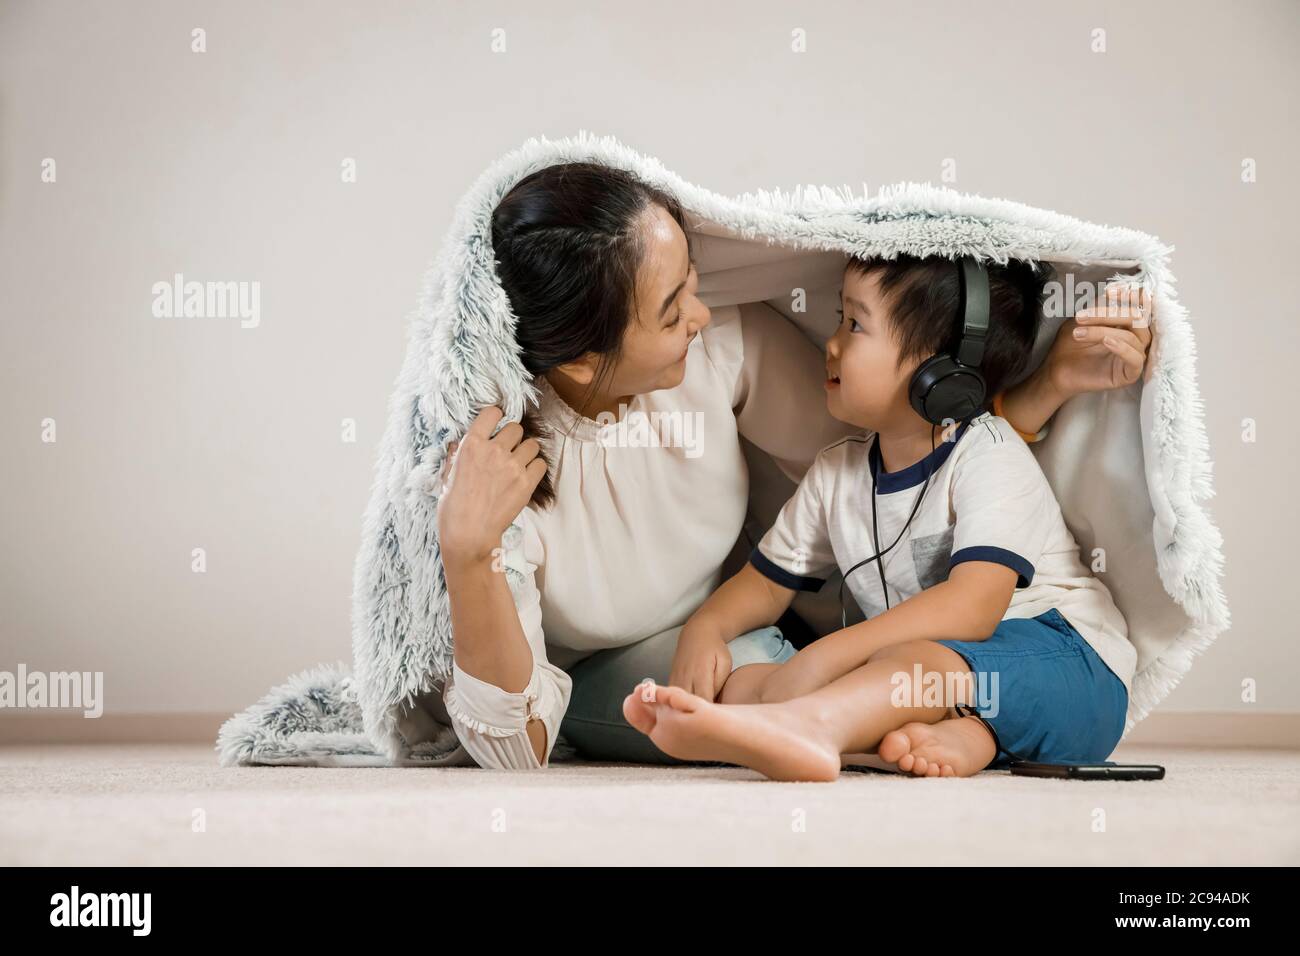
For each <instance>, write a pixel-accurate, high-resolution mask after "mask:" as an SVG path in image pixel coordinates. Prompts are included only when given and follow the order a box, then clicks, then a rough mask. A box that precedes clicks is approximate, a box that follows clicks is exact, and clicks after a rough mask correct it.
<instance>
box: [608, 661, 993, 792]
mask: <svg viewBox="0 0 1300 956" xmlns="http://www.w3.org/2000/svg"><path fill="white" fill-rule="evenodd" d="M917 664H919V665H920V666H921V669H922V671H923V673H925V674H929V673H931V672H936V673H937V674H938V675H940V685H941V686H944V687H947V686H948V685H949V682H948V681H945V680H943V676H944V675H947V674H956V675H963V676H964V678H966V679H961V680H957V681H953V682H952V684H953V685H954V686H955V687H956V689H957V696H958V697H959V698H961V699H958V700H953V701H945V702H944V704H943V705H939V706H926V705H925V704H924V702H920V703H917V702H915V701H914V702H913V703H914V704H915V705H914V706H910V705H909V706H898V705H897V704H896V702H895V701H894V700H893V694H892V691H893V689H894V686H895V685H894V675H895V674H897V673H898V672H899V671H904V672H906V673H907V674H908V675H909V678H910V676H911V675H912V673H913V669H914V667H915V665H917ZM779 666H782V665H773V664H751V665H748V666H745V667H741V668H738V669H737V670H736V672H735V673H734V674H733V675H732V676H731V677H730V678H729V679H728V681H727V683H726V685H725V686H724V687H723V691H722V695H721V698H720V701H721V702H720V703H716V704H715V703H712V702H710V701H706V700H704V699H703V698H701V697H697V696H696V695H694V694H691V693H689V692H687V691H685V690H682V689H681V688H680V687H657V686H654V685H646V684H642V685H641V686H639V687H637V688H636V689H635V690H633V691H632V693H631V694H629V695H628V696H627V699H626V700H624V702H623V713H624V716H626V717H627V719H628V722H629V723H630V724H632V726H633V727H636V728H637V729H638V730H640V731H641V732H642V733H644V734H646V735H647V736H649V737H650V738H651V739H652V740H653V741H654V742H655V744H656V746H658V747H659V748H660V749H661V750H663V751H664V752H666V753H669V754H672V755H673V756H675V757H679V758H682V759H685V760H720V761H723V762H726V763H734V764H740V765H742V766H746V767H752V768H753V769H755V770H757V771H759V772H760V773H762V774H764V775H766V776H768V777H771V778H772V779H774V780H834V779H835V778H836V777H837V776H839V772H840V755H841V754H848V753H871V752H875V753H877V754H878V756H879V757H880V759H881V760H883V761H886V762H887V763H890V764H895V765H896V766H897V767H898V769H899V770H902V771H904V772H907V773H913V774H915V775H917V776H930V777H938V776H945V777H948V776H959V777H964V776H969V775H971V774H974V773H977V772H979V771H980V770H982V769H984V767H986V766H988V764H989V763H990V762H992V760H993V758H994V757H995V756H996V747H995V745H994V742H993V737H992V735H991V734H990V733H989V732H988V730H987V729H985V728H984V726H983V725H982V722H981V721H980V720H978V719H977V718H975V717H959V716H957V713H956V711H955V709H954V707H955V705H957V704H972V705H973V704H975V701H974V700H967V699H966V698H967V697H968V696H971V695H970V694H969V688H971V687H973V684H974V682H973V680H969V675H970V667H969V665H967V663H966V661H965V660H963V659H962V657H961V655H959V654H957V653H956V652H955V651H953V650H952V649H951V648H948V647H945V646H944V645H942V644H937V643H935V642H934V641H912V642H909V643H906V644H899V645H896V646H894V647H890V648H886V649H884V650H882V651H879V652H877V653H876V654H874V655H873V656H872V657H871V659H870V660H868V661H867V663H865V664H863V665H862V666H861V667H858V668H857V669H855V670H853V671H851V672H849V673H848V674H845V675H844V676H843V677H840V678H838V679H837V680H834V681H832V682H831V683H829V684H827V685H826V686H825V687H822V688H819V689H818V690H816V691H813V692H812V693H810V694H805V695H803V696H802V697H796V698H793V699H791V700H787V701H782V702H779V703H768V704H757V703H740V701H743V700H756V699H758V689H759V687H760V686H761V683H762V681H763V680H764V679H765V678H766V676H767V674H769V673H771V672H772V671H773V670H775V668H777V667H779ZM747 672H748V673H747ZM733 685H734V686H733ZM916 693H917V694H918V695H919V693H920V690H919V688H918V689H917V691H916Z"/></svg>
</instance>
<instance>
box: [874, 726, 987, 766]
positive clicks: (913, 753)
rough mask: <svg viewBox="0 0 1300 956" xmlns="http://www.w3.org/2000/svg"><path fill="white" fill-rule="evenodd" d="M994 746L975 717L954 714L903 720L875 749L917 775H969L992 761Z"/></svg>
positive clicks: (885, 757) (888, 759)
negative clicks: (933, 719)
mask: <svg viewBox="0 0 1300 956" xmlns="http://www.w3.org/2000/svg"><path fill="white" fill-rule="evenodd" d="M996 749H997V748H996V747H994V745H993V735H992V734H990V733H989V732H988V730H987V729H986V728H985V727H984V726H982V722H981V721H980V719H979V718H978V717H957V718H951V719H948V720H941V721H939V722H938V723H937V724H926V723H920V722H916V723H910V724H904V725H903V726H902V727H899V728H898V729H897V730H892V731H890V732H889V733H887V734H885V736H884V738H883V739H882V740H881V741H880V747H879V748H878V749H877V751H876V752H877V754H878V755H879V756H880V759H882V760H885V761H888V762H889V763H892V764H895V765H896V766H897V767H898V769H899V770H901V771H903V772H904V773H912V774H915V775H916V776H918V777H969V776H971V775H973V774H977V773H979V772H980V771H981V770H983V769H984V768H985V767H987V766H988V765H989V764H990V763H991V762H992V761H993V758H994V757H995V756H997V753H996Z"/></svg>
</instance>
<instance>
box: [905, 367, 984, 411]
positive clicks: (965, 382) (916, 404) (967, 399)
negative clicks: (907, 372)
mask: <svg viewBox="0 0 1300 956" xmlns="http://www.w3.org/2000/svg"><path fill="white" fill-rule="evenodd" d="M984 391H985V389H984V376H983V375H981V374H980V372H979V369H977V368H972V367H971V366H969V365H962V364H961V363H960V362H958V361H957V360H956V359H954V358H953V357H952V356H951V355H934V356H931V357H930V358H928V359H926V360H925V361H924V362H922V363H921V364H920V366H918V367H917V370H916V372H915V373H913V375H912V382H911V384H910V385H909V386H908V390H907V394H908V400H909V401H910V402H911V403H912V408H913V409H914V410H915V411H916V413H917V414H918V415H920V416H921V417H922V418H924V419H925V420H926V421H927V422H929V423H930V424H932V425H942V424H944V423H945V422H959V421H963V420H965V419H967V418H969V417H970V416H971V415H974V414H975V413H976V412H978V411H979V410H980V409H981V408H982V407H983V406H984V399H985V394H984Z"/></svg>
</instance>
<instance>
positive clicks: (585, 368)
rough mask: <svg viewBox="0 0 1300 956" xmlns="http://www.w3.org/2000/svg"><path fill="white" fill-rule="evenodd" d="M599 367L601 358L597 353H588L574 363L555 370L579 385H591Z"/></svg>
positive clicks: (566, 363) (560, 366) (567, 363)
mask: <svg viewBox="0 0 1300 956" xmlns="http://www.w3.org/2000/svg"><path fill="white" fill-rule="evenodd" d="M599 366H600V356H598V355H597V354H596V353H595V352H588V353H587V354H586V355H584V356H582V357H581V358H577V359H574V360H573V361H572V362H565V363H564V364H563V365H557V366H555V368H556V370H557V371H559V372H562V373H564V375H565V376H566V377H567V378H570V379H572V380H573V381H574V382H576V383H577V384H579V385H590V384H591V383H592V380H593V379H595V377H596V370H597V368H599Z"/></svg>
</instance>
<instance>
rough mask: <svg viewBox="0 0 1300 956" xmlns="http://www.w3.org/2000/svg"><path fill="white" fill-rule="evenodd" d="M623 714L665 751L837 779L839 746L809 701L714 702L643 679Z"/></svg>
mask: <svg viewBox="0 0 1300 956" xmlns="http://www.w3.org/2000/svg"><path fill="white" fill-rule="evenodd" d="M623 716H625V717H626V718H627V721H628V723H630V724H631V725H632V726H633V727H635V728H636V729H637V730H639V731H641V732H642V733H643V734H645V735H646V736H648V737H649V738H650V739H651V740H653V741H654V742H655V746H657V747H658V748H659V749H660V750H662V751H663V752H664V753H667V754H671V755H672V756H674V757H677V758H679V759H681V760H717V761H722V762H723V763H732V764H739V765H740V766H743V767H751V768H753V769H754V770H757V771H758V772H759V773H761V774H763V775H764V776H766V777H771V778H772V779H773V780H834V779H836V778H837V777H838V776H839V775H840V754H839V749H838V748H837V747H836V745H835V744H834V742H833V741H832V740H831V739H830V736H829V728H828V727H827V726H825V725H824V724H823V723H822V722H821V721H818V720H817V719H816V718H815V717H814V716H812V714H811V712H810V711H809V710H808V709H807V708H806V707H805V708H801V707H797V706H787V705H786V704H713V703H710V702H709V701H706V700H705V699H704V698H702V697H697V696H696V695H694V694H691V693H688V692H687V691H685V690H682V689H681V688H680V687H659V686H656V685H654V684H644V683H643V684H640V685H638V686H637V688H636V689H635V690H633V691H632V693H630V694H628V695H627V698H626V699H625V700H624V701H623Z"/></svg>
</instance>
